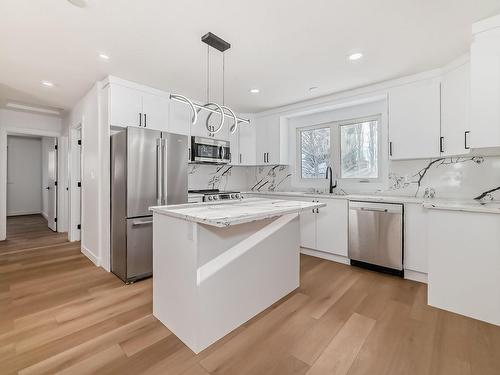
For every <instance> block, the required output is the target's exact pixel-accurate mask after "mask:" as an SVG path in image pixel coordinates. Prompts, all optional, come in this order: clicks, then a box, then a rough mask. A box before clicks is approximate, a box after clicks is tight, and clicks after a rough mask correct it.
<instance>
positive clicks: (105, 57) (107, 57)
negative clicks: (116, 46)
mask: <svg viewBox="0 0 500 375" xmlns="http://www.w3.org/2000/svg"><path fill="white" fill-rule="evenodd" d="M99 57H100V58H101V59H103V60H109V55H106V54H105V53H100V54H99Z"/></svg>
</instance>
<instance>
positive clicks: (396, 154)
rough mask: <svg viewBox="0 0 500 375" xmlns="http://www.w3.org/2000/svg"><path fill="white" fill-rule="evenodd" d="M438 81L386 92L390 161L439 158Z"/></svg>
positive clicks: (422, 82) (429, 80)
mask: <svg viewBox="0 0 500 375" xmlns="http://www.w3.org/2000/svg"><path fill="white" fill-rule="evenodd" d="M440 117H441V110H440V79H439V78H434V79H427V80H422V81H418V82H413V83H409V84H405V85H402V86H398V87H395V88H392V89H391V90H390V92H389V156H390V158H391V159H393V160H398V159H421V158H432V157H439V156H440V136H441V134H440Z"/></svg>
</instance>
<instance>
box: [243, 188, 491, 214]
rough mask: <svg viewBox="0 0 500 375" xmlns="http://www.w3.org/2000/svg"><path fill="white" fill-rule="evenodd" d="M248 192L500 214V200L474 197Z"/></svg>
mask: <svg viewBox="0 0 500 375" xmlns="http://www.w3.org/2000/svg"><path fill="white" fill-rule="evenodd" d="M246 194H255V195H267V196H269V195H276V196H293V197H302V198H318V199H321V198H323V199H325V198H327V199H347V200H352V201H355V200H361V201H370V202H387V203H413V204H421V205H423V207H424V208H427V209H437V210H438V209H440V210H455V211H466V212H485V213H497V214H500V202H499V201H486V202H482V201H477V200H474V199H445V198H434V199H426V198H421V197H407V196H398V195H385V194H384V195H382V194H380V195H378V194H366V195H365V194H346V195H339V194H328V193H308V192H300V191H293V192H287V191H274V192H272V191H269V192H264V191H258V192H256V191H248V192H246Z"/></svg>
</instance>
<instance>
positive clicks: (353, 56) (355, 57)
mask: <svg viewBox="0 0 500 375" xmlns="http://www.w3.org/2000/svg"><path fill="white" fill-rule="evenodd" d="M362 57H363V54H362V53H361V52H356V53H351V54H350V55H349V60H351V61H356V60H359V59H360V58H362Z"/></svg>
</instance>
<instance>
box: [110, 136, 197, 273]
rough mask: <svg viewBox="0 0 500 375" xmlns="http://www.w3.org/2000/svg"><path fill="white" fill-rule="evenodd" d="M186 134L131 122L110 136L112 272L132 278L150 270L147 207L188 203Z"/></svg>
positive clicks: (150, 228) (150, 222)
mask: <svg viewBox="0 0 500 375" xmlns="http://www.w3.org/2000/svg"><path fill="white" fill-rule="evenodd" d="M187 167H188V137H187V136H184V135H179V134H173V133H165V132H160V131H156V130H150V129H144V128H136V127H128V128H126V129H125V130H123V131H120V132H118V133H116V134H113V135H112V136H111V271H112V272H113V273H114V274H115V275H117V276H118V277H119V278H120V279H122V280H123V281H125V282H127V283H129V282H133V281H135V280H139V279H142V278H145V277H148V276H151V275H152V272H153V217H152V214H151V212H150V211H149V207H151V206H156V205H166V204H179V203H186V202H187V192H188V187H187Z"/></svg>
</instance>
